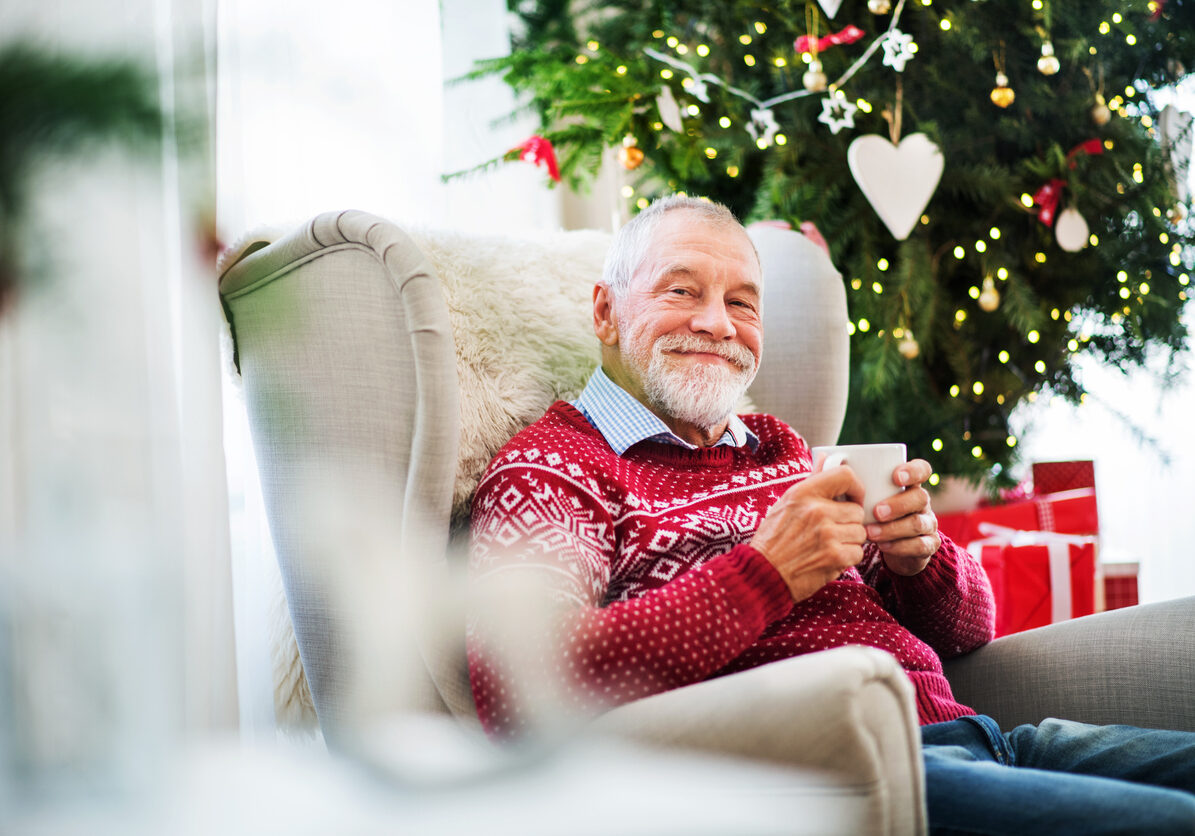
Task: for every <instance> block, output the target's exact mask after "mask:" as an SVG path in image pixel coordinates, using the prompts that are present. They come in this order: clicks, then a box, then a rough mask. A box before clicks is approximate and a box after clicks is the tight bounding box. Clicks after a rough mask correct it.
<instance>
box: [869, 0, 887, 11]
mask: <svg viewBox="0 0 1195 836" xmlns="http://www.w3.org/2000/svg"><path fill="white" fill-rule="evenodd" d="M867 10H868V11H870V12H871V13H872V14H873V15H886V14H888V12H890V11H892V2H891V0H867Z"/></svg>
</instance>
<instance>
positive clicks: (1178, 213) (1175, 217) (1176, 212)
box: [1166, 203, 1187, 224]
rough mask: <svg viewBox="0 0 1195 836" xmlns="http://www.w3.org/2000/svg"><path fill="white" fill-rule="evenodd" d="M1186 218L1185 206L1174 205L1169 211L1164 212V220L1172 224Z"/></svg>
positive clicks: (1183, 204)
mask: <svg viewBox="0 0 1195 836" xmlns="http://www.w3.org/2000/svg"><path fill="white" fill-rule="evenodd" d="M1186 218H1187V204H1185V203H1176V204H1174V206H1173V207H1172V208H1170V209H1167V210H1166V219H1167V220H1168V221H1170V223H1172V224H1177V223H1179V222H1181V221H1184V220H1186Z"/></svg>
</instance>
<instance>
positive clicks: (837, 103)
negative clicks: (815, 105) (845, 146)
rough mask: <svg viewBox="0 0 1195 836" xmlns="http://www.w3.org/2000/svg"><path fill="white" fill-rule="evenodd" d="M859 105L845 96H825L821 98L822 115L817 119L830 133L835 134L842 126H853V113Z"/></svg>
mask: <svg viewBox="0 0 1195 836" xmlns="http://www.w3.org/2000/svg"><path fill="white" fill-rule="evenodd" d="M858 110H859V105H857V104H855V103H854V102H849V101H847V100H846V97H845V96H826V98H824V99H822V115H821V116H819V117H817V121H819V122H821V123H822V124H823V125H825V126H826V127H828V128H829V129H830V133H832V134H837V133H838V132H839V131H841V130H842V129H843V128H853V127H855V113H856V111H858Z"/></svg>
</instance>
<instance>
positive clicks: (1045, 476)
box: [1033, 459, 1095, 496]
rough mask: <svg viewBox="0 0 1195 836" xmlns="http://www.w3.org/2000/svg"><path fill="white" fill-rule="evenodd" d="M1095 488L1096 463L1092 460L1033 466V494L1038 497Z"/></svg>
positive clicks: (1035, 464)
mask: <svg viewBox="0 0 1195 836" xmlns="http://www.w3.org/2000/svg"><path fill="white" fill-rule="evenodd" d="M1094 487H1095V462H1093V461H1091V460H1090V459H1086V460H1083V461H1073V462H1035V463H1034V464H1033V493H1034V494H1036V495H1037V496H1041V495H1042V494H1047V493H1058V492H1059V491H1074V490H1079V489H1080V488H1094Z"/></svg>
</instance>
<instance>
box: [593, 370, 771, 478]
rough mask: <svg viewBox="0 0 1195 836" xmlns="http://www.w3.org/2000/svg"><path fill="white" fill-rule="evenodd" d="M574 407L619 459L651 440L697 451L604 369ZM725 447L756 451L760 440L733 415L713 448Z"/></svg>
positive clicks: (597, 373) (598, 371) (695, 446)
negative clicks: (612, 378) (634, 447)
mask: <svg viewBox="0 0 1195 836" xmlns="http://www.w3.org/2000/svg"><path fill="white" fill-rule="evenodd" d="M572 404H573V406H575V407H576V408H577V410H578V411H579V412H580V413H581V414H582V415H584V416H585V420H587V421H589V423H590V424H592V425H593V427H594V429H596V430H597V431H598V432H600V433H601V434H602V436H603V437H604V438H605V439H606V443H607V444H609V445H610V447H611V449H612V450H614V452H615V453H617V454H618V455H620V456H621V455H622V454H623V453H625V452H626V451H627V450H629V449H630V448H631V446H632V445H634V444H638V443H639V442H640V441H648V440H650V441H661V442H664V443H665V444H676V445H678V446H681V447H687V448H688V449H690V450H696V449H698V447H697V445H695V444H690V443H689V442H687V441H685V440H684V439H683V438H681V437H680V436H678V435H677V434H676V433H674V432H672V430H670V429H668V425H667V424H665V423H664V422H663V420H661V419H660V417H659V416H658V415H656V414H654V413H653V412H652V411H651V410H650V409H648V408H647V407H646V406H644V405H643V404H641V403H640V402H639V401H637V400H636V399H635V397H634V396H633V395H631V393H630V392H628V391H627V390H625V389H623V388H622V387H621V386H619V385H618V384H617V383H615V382H614V381H612V380H611V379H610V378H609V377H607V376H606V373H605V372H604V371H603V370H602V367H601V366H598V368H597V370H596V371H594V373H593V374H592V375H590V378H589V382H588V383H586V384H585V389H584V390H582V392H581V394H580V396H579V397H578V398H577V399H576V400H575V401H573V402H572ZM722 444H729V445H730V446H732V447H742V446H744V445H746V446H748V447H750V448H751V449H752V450H754V449H755V448H756V446H758V444H759V438H757V437H756V435H755V433H753V432H751V430H749V429H747V425H746V424H744V423H743V420H742V419H741V418H739V416H737V415H731V416H730V422H729V423H728V424H727V426H726V432H724V433H723V434H722V437H721V438H720V439H718V441H717V442H716V443H715V444H714V446H715V447H717V446H718V445H722Z"/></svg>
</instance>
